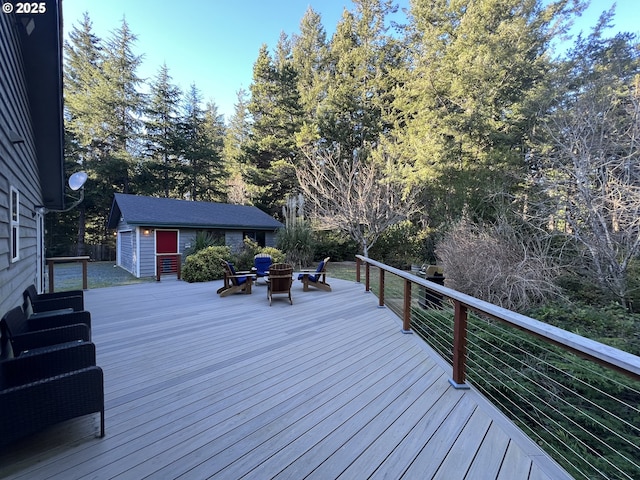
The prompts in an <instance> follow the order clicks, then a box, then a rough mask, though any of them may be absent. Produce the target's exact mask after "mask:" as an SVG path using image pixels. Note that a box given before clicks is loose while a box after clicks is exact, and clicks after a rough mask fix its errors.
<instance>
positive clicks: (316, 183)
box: [296, 147, 418, 256]
mask: <svg viewBox="0 0 640 480" xmlns="http://www.w3.org/2000/svg"><path fill="white" fill-rule="evenodd" d="M396 167H397V165H395V163H394V161H393V160H392V159H391V158H390V157H389V156H387V155H383V159H382V161H380V160H374V159H372V158H369V159H368V160H366V161H363V160H361V159H359V158H357V156H354V158H353V160H345V159H344V156H341V155H340V151H339V148H338V147H335V148H330V149H322V150H321V149H314V150H308V151H306V152H305V158H304V159H303V161H302V162H301V164H300V165H299V166H298V167H297V168H296V175H297V178H298V183H299V185H300V190H301V191H302V193H303V194H304V196H305V202H306V203H305V205H306V208H307V211H308V212H309V217H310V218H312V219H314V220H316V221H317V222H318V223H319V225H320V226H321V228H327V229H329V228H331V229H338V230H341V231H343V232H345V233H347V234H348V235H349V236H350V237H351V238H352V239H354V240H355V241H356V242H358V244H359V245H361V246H362V251H363V253H364V255H365V256H367V255H368V254H369V249H370V248H371V247H372V246H373V245H374V244H375V243H376V241H377V240H378V238H379V237H380V235H381V234H382V233H383V232H384V231H385V230H386V229H387V228H389V227H390V226H392V225H395V224H396V223H399V222H401V221H402V220H405V219H406V218H408V217H410V216H411V215H412V214H414V213H416V212H417V211H418V205H417V202H416V195H415V193H414V192H413V191H409V190H407V189H405V188H404V186H403V184H402V182H401V181H399V180H398V179H397V177H396V176H395V175H394V173H396V172H397V170H398V169H397V168H396Z"/></svg>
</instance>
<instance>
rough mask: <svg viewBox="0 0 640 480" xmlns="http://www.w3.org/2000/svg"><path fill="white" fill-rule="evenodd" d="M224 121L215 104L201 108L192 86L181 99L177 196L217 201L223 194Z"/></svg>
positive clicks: (195, 89)
mask: <svg viewBox="0 0 640 480" xmlns="http://www.w3.org/2000/svg"><path fill="white" fill-rule="evenodd" d="M223 139H224V122H223V119H222V117H221V116H220V115H219V114H218V113H217V107H216V106H215V105H214V104H209V105H207V109H206V110H204V109H203V108H202V96H201V94H200V91H199V90H198V88H197V87H196V85H191V88H190V89H189V90H188V91H187V93H186V95H185V98H184V107H183V116H182V122H181V125H180V146H181V161H182V165H183V166H182V172H183V173H182V176H181V178H180V181H179V182H178V188H179V192H178V193H179V195H180V196H182V197H185V198H188V199H189V200H192V201H198V200H203V201H212V200H220V199H221V198H222V192H223V189H224V188H223V164H222V148H223Z"/></svg>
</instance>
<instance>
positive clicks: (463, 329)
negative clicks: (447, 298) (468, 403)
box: [449, 300, 469, 389]
mask: <svg viewBox="0 0 640 480" xmlns="http://www.w3.org/2000/svg"><path fill="white" fill-rule="evenodd" d="M453 304H454V319H453V378H452V379H450V380H449V383H450V384H451V385H452V386H453V387H454V388H457V389H468V388H469V386H468V385H467V384H465V383H464V382H465V370H466V362H467V307H466V305H462V304H461V303H460V302H459V301H458V300H454V302H453Z"/></svg>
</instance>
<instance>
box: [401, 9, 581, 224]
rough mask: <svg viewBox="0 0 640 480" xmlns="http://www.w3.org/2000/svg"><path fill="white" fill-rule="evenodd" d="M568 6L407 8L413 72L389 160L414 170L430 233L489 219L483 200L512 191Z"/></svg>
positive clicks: (404, 92) (403, 96) (407, 81)
mask: <svg viewBox="0 0 640 480" xmlns="http://www.w3.org/2000/svg"><path fill="white" fill-rule="evenodd" d="M568 3H569V2H567V1H565V0H561V1H559V2H554V3H549V4H547V5H546V6H545V7H542V5H541V2H539V1H531V2H522V1H520V0H506V1H504V0H500V1H498V0H479V1H462V2H455V3H453V2H449V1H445V0H438V1H417V2H415V3H414V4H413V8H412V11H411V13H412V22H411V37H410V38H411V43H410V45H411V49H412V52H411V64H412V66H413V67H412V69H411V70H408V71H407V72H406V75H405V78H404V86H403V88H402V89H401V90H400V94H399V95H398V97H397V99H396V107H397V108H398V110H399V111H401V113H402V114H401V115H400V116H398V118H397V123H396V125H397V126H398V127H400V128H398V129H397V130H396V133H397V135H396V140H397V144H396V146H401V148H399V149H398V150H397V151H396V154H397V155H400V156H402V157H403V158H405V159H406V161H407V162H411V163H413V162H414V161H415V166H416V169H417V171H418V172H419V175H418V176H416V180H417V181H418V182H419V183H420V184H422V185H425V186H426V193H425V203H426V204H427V209H428V210H429V212H430V216H431V223H432V224H436V225H437V224H440V223H441V222H447V221H449V220H450V219H452V218H456V217H459V216H460V215H461V214H462V212H463V211H464V210H467V211H469V212H470V213H472V214H473V215H480V216H485V217H486V216H491V215H492V213H491V211H490V208H489V206H490V202H488V199H489V198H490V197H493V198H500V199H501V198H505V197H509V196H510V195H513V194H514V193H515V191H516V190H517V188H518V187H519V184H520V183H521V179H522V178H523V177H524V176H525V175H526V173H527V171H526V162H525V161H524V149H523V147H524V144H525V141H526V136H527V134H528V131H529V127H530V123H529V122H530V119H531V118H532V116H533V115H534V113H535V111H534V110H533V106H534V103H533V100H534V98H535V97H536V95H537V88H538V85H540V84H541V83H543V82H544V79H545V75H546V73H547V72H548V70H549V68H550V65H549V61H550V57H549V56H548V55H547V53H548V50H549V46H550V41H551V39H552V38H553V36H554V35H555V34H556V33H557V32H558V31H557V30H555V29H554V26H553V25H554V24H555V23H556V21H560V23H559V24H558V25H562V20H563V18H564V17H565V16H566V15H569V14H571V9H568V8H566V6H567V4H568ZM494 208H497V206H495V207H494Z"/></svg>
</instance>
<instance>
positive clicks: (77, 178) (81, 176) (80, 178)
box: [69, 172, 88, 191]
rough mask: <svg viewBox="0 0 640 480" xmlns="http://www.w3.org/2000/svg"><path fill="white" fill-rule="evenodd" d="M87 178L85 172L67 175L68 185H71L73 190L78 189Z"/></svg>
mask: <svg viewBox="0 0 640 480" xmlns="http://www.w3.org/2000/svg"><path fill="white" fill-rule="evenodd" d="M87 178H88V177H87V173H86V172H76V173H74V174H73V175H71V176H70V177H69V187H71V190H73V191H75V190H80V189H81V188H82V187H83V185H84V184H85V182H86V181H87Z"/></svg>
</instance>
